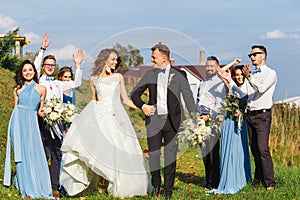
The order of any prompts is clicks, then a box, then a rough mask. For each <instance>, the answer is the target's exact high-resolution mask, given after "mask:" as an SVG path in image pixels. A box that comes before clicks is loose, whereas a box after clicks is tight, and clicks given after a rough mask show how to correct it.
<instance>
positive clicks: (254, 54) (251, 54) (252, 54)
mask: <svg viewBox="0 0 300 200" xmlns="http://www.w3.org/2000/svg"><path fill="white" fill-rule="evenodd" d="M257 54H264V52H254V53H250V54H248V57H249V58H251V56H254V57H255V56H256V55H257Z"/></svg>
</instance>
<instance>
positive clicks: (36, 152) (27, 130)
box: [3, 60, 53, 198]
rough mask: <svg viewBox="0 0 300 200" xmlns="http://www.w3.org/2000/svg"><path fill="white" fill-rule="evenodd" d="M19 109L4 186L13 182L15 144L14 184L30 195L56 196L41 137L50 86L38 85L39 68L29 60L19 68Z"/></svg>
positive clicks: (11, 134)
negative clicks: (39, 118)
mask: <svg viewBox="0 0 300 200" xmlns="http://www.w3.org/2000/svg"><path fill="white" fill-rule="evenodd" d="M15 81H16V83H17V85H16V87H15V89H14V104H15V108H14V110H13V112H12V115H11V118H10V122H9V126H8V135H7V147H6V160H5V172H4V181H3V182H4V185H6V186H10V185H11V166H10V163H11V162H10V157H11V155H10V153H11V152H10V146H11V145H12V148H13V154H14V162H15V164H16V175H15V177H14V184H15V186H16V188H17V189H18V190H19V192H20V195H21V196H22V197H26V198H29V197H30V198H53V197H52V189H51V182H50V174H49V169H48V164H47V161H46V157H45V153H44V148H43V144H42V140H41V136H40V131H39V126H38V121H37V114H39V115H43V111H42V109H43V100H44V99H45V96H46V88H45V87H44V86H42V85H39V84H37V81H38V78H37V71H36V69H35V67H34V64H33V63H31V62H30V61H29V60H25V61H23V62H22V63H21V65H20V67H19V68H18V69H17V71H16V76H15Z"/></svg>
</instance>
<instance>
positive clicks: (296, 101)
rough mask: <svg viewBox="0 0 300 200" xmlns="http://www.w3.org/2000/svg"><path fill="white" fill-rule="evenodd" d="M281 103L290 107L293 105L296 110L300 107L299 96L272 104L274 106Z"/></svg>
mask: <svg viewBox="0 0 300 200" xmlns="http://www.w3.org/2000/svg"><path fill="white" fill-rule="evenodd" d="M282 103H285V104H288V105H290V106H293V105H294V106H296V107H297V108H298V107H299V106H300V96H298V97H291V98H288V99H284V100H281V101H276V102H274V104H282Z"/></svg>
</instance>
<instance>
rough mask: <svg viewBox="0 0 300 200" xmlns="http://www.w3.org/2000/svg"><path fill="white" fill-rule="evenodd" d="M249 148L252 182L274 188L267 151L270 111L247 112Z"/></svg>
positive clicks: (272, 171) (270, 162) (269, 157)
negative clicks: (251, 158) (251, 160)
mask: <svg viewBox="0 0 300 200" xmlns="http://www.w3.org/2000/svg"><path fill="white" fill-rule="evenodd" d="M246 117H247V124H248V134H249V141H250V148H251V152H252V155H253V157H254V162H255V174H254V182H262V183H263V184H265V186H266V187H270V186H273V187H274V186H275V185H276V184H275V181H274V166H273V161H272V157H271V154H270V151H269V135H270V127H271V121H272V112H271V109H268V110H260V111H252V112H251V111H248V112H247V116H246Z"/></svg>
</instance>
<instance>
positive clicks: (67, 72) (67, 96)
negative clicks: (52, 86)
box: [57, 66, 76, 105]
mask: <svg viewBox="0 0 300 200" xmlns="http://www.w3.org/2000/svg"><path fill="white" fill-rule="evenodd" d="M57 79H58V80H60V81H70V80H72V79H73V71H72V68H71V67H67V66H64V67H62V68H60V69H59V71H58V74H57ZM68 102H70V103H71V104H73V105H75V102H76V96H75V92H74V90H73V89H69V90H67V91H64V93H63V103H68Z"/></svg>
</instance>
